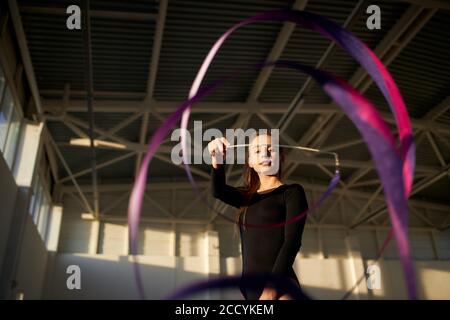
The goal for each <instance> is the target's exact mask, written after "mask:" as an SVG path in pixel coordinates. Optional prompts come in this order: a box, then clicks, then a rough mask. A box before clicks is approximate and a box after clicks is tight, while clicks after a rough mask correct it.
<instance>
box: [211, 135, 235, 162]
mask: <svg viewBox="0 0 450 320" xmlns="http://www.w3.org/2000/svg"><path fill="white" fill-rule="evenodd" d="M229 145H230V143H229V142H228V140H227V139H225V138H224V137H221V138H215V139H214V140H212V141H211V142H210V143H208V151H209V154H210V155H211V165H212V166H213V168H214V169H217V168H218V167H219V165H221V164H223V163H224V162H225V155H226V151H227V147H228V146H229Z"/></svg>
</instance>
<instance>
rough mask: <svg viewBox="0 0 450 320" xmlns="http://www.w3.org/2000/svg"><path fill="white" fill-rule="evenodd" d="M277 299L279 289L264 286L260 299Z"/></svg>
mask: <svg viewBox="0 0 450 320" xmlns="http://www.w3.org/2000/svg"><path fill="white" fill-rule="evenodd" d="M276 299H277V291H276V290H275V289H273V288H269V287H266V288H264V290H263V292H262V294H261V296H260V297H259V300H276Z"/></svg>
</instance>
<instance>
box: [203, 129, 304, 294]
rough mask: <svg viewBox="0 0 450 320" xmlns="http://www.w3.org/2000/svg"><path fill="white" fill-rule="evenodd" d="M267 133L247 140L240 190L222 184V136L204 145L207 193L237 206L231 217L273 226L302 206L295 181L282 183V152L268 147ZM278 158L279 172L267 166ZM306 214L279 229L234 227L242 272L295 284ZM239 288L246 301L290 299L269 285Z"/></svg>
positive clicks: (296, 211)
mask: <svg viewBox="0 0 450 320" xmlns="http://www.w3.org/2000/svg"><path fill="white" fill-rule="evenodd" d="M271 140H272V139H271V136H270V135H257V136H255V137H254V138H253V139H252V140H251V141H250V146H249V148H248V158H247V163H246V165H245V171H244V179H245V184H244V187H243V188H235V187H232V186H229V185H227V184H226V179H225V170H224V166H223V165H221V164H219V162H221V163H224V162H225V161H224V160H223V161H219V159H220V158H221V159H225V153H226V149H227V147H228V146H229V145H230V144H229V142H228V141H227V140H226V139H225V138H217V139H215V140H213V141H211V142H210V143H209V144H208V150H209V152H210V154H211V157H212V162H211V164H212V167H213V168H212V170H211V178H212V193H213V195H214V197H215V198H217V199H220V200H221V201H223V202H225V203H227V204H229V205H231V206H234V207H236V208H238V209H239V211H238V214H237V221H238V222H240V223H248V224H261V225H264V224H276V223H280V222H283V221H286V220H289V219H291V218H293V217H294V216H296V215H298V214H300V213H301V212H303V211H305V210H306V209H307V208H308V204H307V201H306V196H305V192H304V190H303V188H302V186H301V185H299V184H290V185H287V184H283V182H282V181H281V165H282V162H283V154H282V153H281V152H275V151H276V150H275V148H274V149H272V147H271ZM274 161H279V166H278V167H279V170H278V171H277V172H276V173H275V174H274V172H272V171H273V170H271V168H273V167H272V165H273V164H275V162H274ZM305 221H306V218H303V219H300V220H298V221H296V222H294V223H290V224H286V225H285V226H283V227H274V228H255V227H245V226H242V225H239V231H240V235H241V247H242V275H243V276H245V275H247V274H256V273H258V274H264V273H265V274H267V273H270V274H275V275H279V276H285V277H287V278H288V279H292V280H293V281H294V283H295V284H297V285H298V286H300V283H299V281H298V279H297V276H296V274H295V272H294V269H293V268H292V265H293V263H294V260H295V257H296V255H297V252H298V251H299V249H300V246H301V238H302V233H303V229H304V226H305ZM240 290H241V293H242V295H243V296H244V298H245V299H246V300H258V299H259V300H277V299H291V297H290V296H289V295H288V294H287V293H283V292H276V291H275V290H274V289H272V288H270V287H269V286H267V287H264V286H259V287H257V288H255V287H254V286H252V287H250V286H248V285H244V282H241V285H240Z"/></svg>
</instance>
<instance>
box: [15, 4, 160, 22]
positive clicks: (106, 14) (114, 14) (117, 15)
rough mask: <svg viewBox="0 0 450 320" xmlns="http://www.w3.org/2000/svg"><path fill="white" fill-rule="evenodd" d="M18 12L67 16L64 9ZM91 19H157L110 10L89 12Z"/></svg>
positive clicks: (33, 8)
mask: <svg viewBox="0 0 450 320" xmlns="http://www.w3.org/2000/svg"><path fill="white" fill-rule="evenodd" d="M20 12H22V13H31V14H49V15H58V16H67V13H66V7H43V6H20ZM91 17H93V18H106V19H116V20H126V21H154V20H156V19H157V14H156V13H152V12H151V13H145V12H126V11H112V10H91Z"/></svg>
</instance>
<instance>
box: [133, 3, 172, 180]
mask: <svg viewBox="0 0 450 320" xmlns="http://www.w3.org/2000/svg"><path fill="white" fill-rule="evenodd" d="M167 5H168V0H161V1H160V2H159V9H158V19H157V22H156V31H155V36H154V38H153V49H152V57H151V61H150V64H149V65H150V69H149V71H148V79H147V90H146V97H145V99H144V103H145V104H146V105H148V106H147V107H146V108H145V111H144V114H143V116H142V124H141V130H140V133H139V143H140V144H144V143H145V142H146V138H147V131H148V121H149V118H150V112H151V111H152V108H151V104H150V101H151V100H152V98H153V93H154V90H155V83H156V74H157V72H158V65H159V56H160V54H161V46H162V38H163V33H164V26H165V23H166V15H167ZM153 113H154V114H156V112H155V111H154V110H153ZM159 117H160V116H159ZM143 155H144V153H143V152H138V154H137V157H136V165H135V172H134V176H135V177H137V175H138V172H139V169H140V167H141V162H142V157H143Z"/></svg>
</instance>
